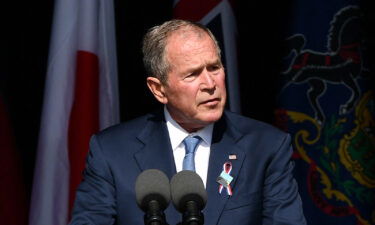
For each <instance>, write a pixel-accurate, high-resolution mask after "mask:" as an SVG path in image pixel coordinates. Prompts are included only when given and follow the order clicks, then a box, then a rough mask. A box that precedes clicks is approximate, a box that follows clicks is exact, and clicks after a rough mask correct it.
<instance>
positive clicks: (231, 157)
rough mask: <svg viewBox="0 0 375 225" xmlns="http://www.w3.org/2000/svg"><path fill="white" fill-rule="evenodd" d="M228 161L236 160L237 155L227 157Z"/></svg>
mask: <svg viewBox="0 0 375 225" xmlns="http://www.w3.org/2000/svg"><path fill="white" fill-rule="evenodd" d="M229 159H232V160H236V159H237V155H229Z"/></svg>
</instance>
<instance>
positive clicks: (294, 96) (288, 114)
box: [276, 0, 375, 225]
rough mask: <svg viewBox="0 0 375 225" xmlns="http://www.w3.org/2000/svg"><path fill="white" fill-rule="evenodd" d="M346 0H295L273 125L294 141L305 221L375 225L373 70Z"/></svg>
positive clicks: (356, 13)
mask: <svg viewBox="0 0 375 225" xmlns="http://www.w3.org/2000/svg"><path fill="white" fill-rule="evenodd" d="M350 2H351V3H352V4H351V5H348V1H335V2H334V3H333V2H327V1H302V0H298V1H295V3H294V5H293V7H292V8H291V13H289V14H288V16H289V18H288V21H287V24H288V25H289V27H288V28H287V30H286V33H285V34H286V35H285V54H284V55H285V58H284V65H285V68H283V70H282V73H281V82H280V92H279V96H278V109H277V110H276V119H277V120H276V122H277V125H278V126H279V127H280V128H282V129H284V130H285V131H287V132H289V133H291V134H292V136H293V144H294V151H295V153H294V155H293V157H294V159H295V162H296V169H295V175H296V179H297V181H298V183H299V188H300V193H301V197H302V200H303V206H304V213H305V216H306V219H307V222H308V224H321V225H330V224H340V225H346V224H347V225H349V224H351V225H352V224H357V225H359V224H361V225H365V224H366V225H368V224H375V196H374V195H375V140H374V126H375V123H374V118H375V117H374V112H375V111H374V96H373V95H374V93H373V83H372V81H371V80H370V74H371V72H372V71H371V70H370V68H369V66H370V65H369V64H368V63H367V59H368V56H369V54H368V53H369V52H368V51H367V49H368V48H367V46H368V43H367V42H366V34H367V33H366V29H364V28H365V27H363V23H362V22H363V21H364V20H363V17H364V14H363V13H362V10H361V8H360V6H359V4H356V1H350ZM323 9H324V10H323Z"/></svg>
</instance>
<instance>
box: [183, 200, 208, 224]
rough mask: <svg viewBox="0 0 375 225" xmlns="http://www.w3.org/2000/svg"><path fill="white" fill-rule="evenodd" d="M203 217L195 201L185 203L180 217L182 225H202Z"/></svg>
mask: <svg viewBox="0 0 375 225" xmlns="http://www.w3.org/2000/svg"><path fill="white" fill-rule="evenodd" d="M203 223H204V216H203V213H202V212H201V211H199V208H198V205H197V203H196V202H195V201H188V202H186V211H185V213H184V214H183V216H182V224H183V225H203Z"/></svg>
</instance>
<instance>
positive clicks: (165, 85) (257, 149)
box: [71, 20, 306, 225]
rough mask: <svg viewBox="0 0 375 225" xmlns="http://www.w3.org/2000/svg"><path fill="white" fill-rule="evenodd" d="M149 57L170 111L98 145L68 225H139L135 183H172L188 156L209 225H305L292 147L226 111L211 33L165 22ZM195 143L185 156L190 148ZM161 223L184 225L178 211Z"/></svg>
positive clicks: (151, 36) (103, 137)
mask: <svg viewBox="0 0 375 225" xmlns="http://www.w3.org/2000/svg"><path fill="white" fill-rule="evenodd" d="M143 53H144V63H145V67H146V69H147V70H148V72H149V74H150V76H149V77H148V78H147V85H148V87H149V88H150V90H151V92H152V93H153V95H154V96H155V98H156V99H157V100H158V101H159V102H161V103H162V104H164V109H163V110H162V111H159V112H156V113H152V114H149V115H146V116H143V117H140V118H137V119H135V120H132V121H129V122H126V123H123V124H120V125H117V126H114V127H111V128H109V129H106V130H104V131H102V132H100V133H99V134H97V135H95V136H93V138H92V139H91V143H90V151H89V155H88V158H87V165H86V169H85V172H84V179H83V181H82V183H81V185H80V186H79V189H78V191H77V197H76V202H75V206H74V210H73V217H72V222H71V224H143V215H144V213H143V212H142V211H141V210H140V209H139V208H138V207H137V204H136V199H135V190H134V185H135V180H136V178H137V176H138V175H139V174H140V173H141V172H142V171H144V170H146V169H159V170H161V171H163V172H164V173H165V174H167V176H168V177H169V178H171V177H172V176H173V175H174V174H175V173H176V172H179V171H181V170H183V169H186V168H188V167H186V164H185V163H186V160H187V157H188V154H190V155H191V154H192V157H193V165H192V166H193V169H192V170H195V171H196V172H197V174H199V176H200V177H201V178H202V180H203V182H204V184H205V186H206V190H207V192H208V201H207V205H206V207H205V209H204V210H203V213H204V216H205V224H210V225H213V224H223V225H226V224H231V225H233V224H241V225H244V224H254V225H259V224H264V225H268V224H270V225H271V224H272V225H287V224H288V225H303V224H306V222H305V219H304V216H303V212H302V205H301V200H300V198H299V195H298V190H297V184H296V182H295V180H294V179H293V176H292V170H293V163H292V162H291V161H290V157H291V153H292V149H291V143H290V142H291V140H290V137H289V135H287V134H285V133H283V132H281V131H279V130H277V129H275V128H273V127H271V126H270V125H267V124H264V123H261V122H258V121H255V120H252V119H249V118H245V117H242V116H240V115H236V114H233V113H230V112H227V111H225V110H224V106H225V102H226V89H225V73H224V68H223V65H222V63H221V60H220V49H219V47H218V44H217V42H216V39H215V37H214V36H213V35H212V34H211V32H210V31H209V30H208V29H207V28H205V27H203V26H201V25H199V24H195V23H191V22H188V21H182V20H172V21H168V22H165V23H163V24H162V25H160V26H156V27H154V28H152V29H151V30H150V31H149V32H148V33H147V34H146V36H145V38H144V43H143ZM196 136H199V137H198V138H197V139H198V141H197V142H198V144H197V146H195V151H193V152H192V153H186V155H185V150H186V149H187V148H188V147H185V140H186V138H187V137H196ZM194 162H195V163H194ZM194 167H195V168H194ZM189 168H190V167H189ZM190 169H191V168H190ZM223 171H224V172H225V173H227V174H229V175H230V177H232V178H233V180H230V179H229V180H228V179H227V183H229V185H228V186H227V187H225V186H222V185H221V184H219V183H218V182H217V178H218V176H219V175H220V174H221V173H222V172H223ZM165 214H166V219H167V221H168V223H169V224H171V225H172V224H177V223H178V222H181V215H180V214H179V213H178V212H177V211H176V210H175V209H174V208H173V206H171V205H170V206H169V207H168V208H167V209H166V211H165Z"/></svg>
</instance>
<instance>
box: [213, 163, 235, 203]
mask: <svg viewBox="0 0 375 225" xmlns="http://www.w3.org/2000/svg"><path fill="white" fill-rule="evenodd" d="M231 171H232V163H231V162H225V163H224V165H223V171H222V172H221V174H220V176H218V177H217V179H216V181H217V182H218V183H219V184H220V186H219V193H220V194H221V192H222V191H223V189H224V188H225V189H226V190H227V194H228V195H229V196H232V194H233V192H232V187H231V186H230V183H231V182H232V180H233V177H232V176H231V175H230V172H231Z"/></svg>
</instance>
